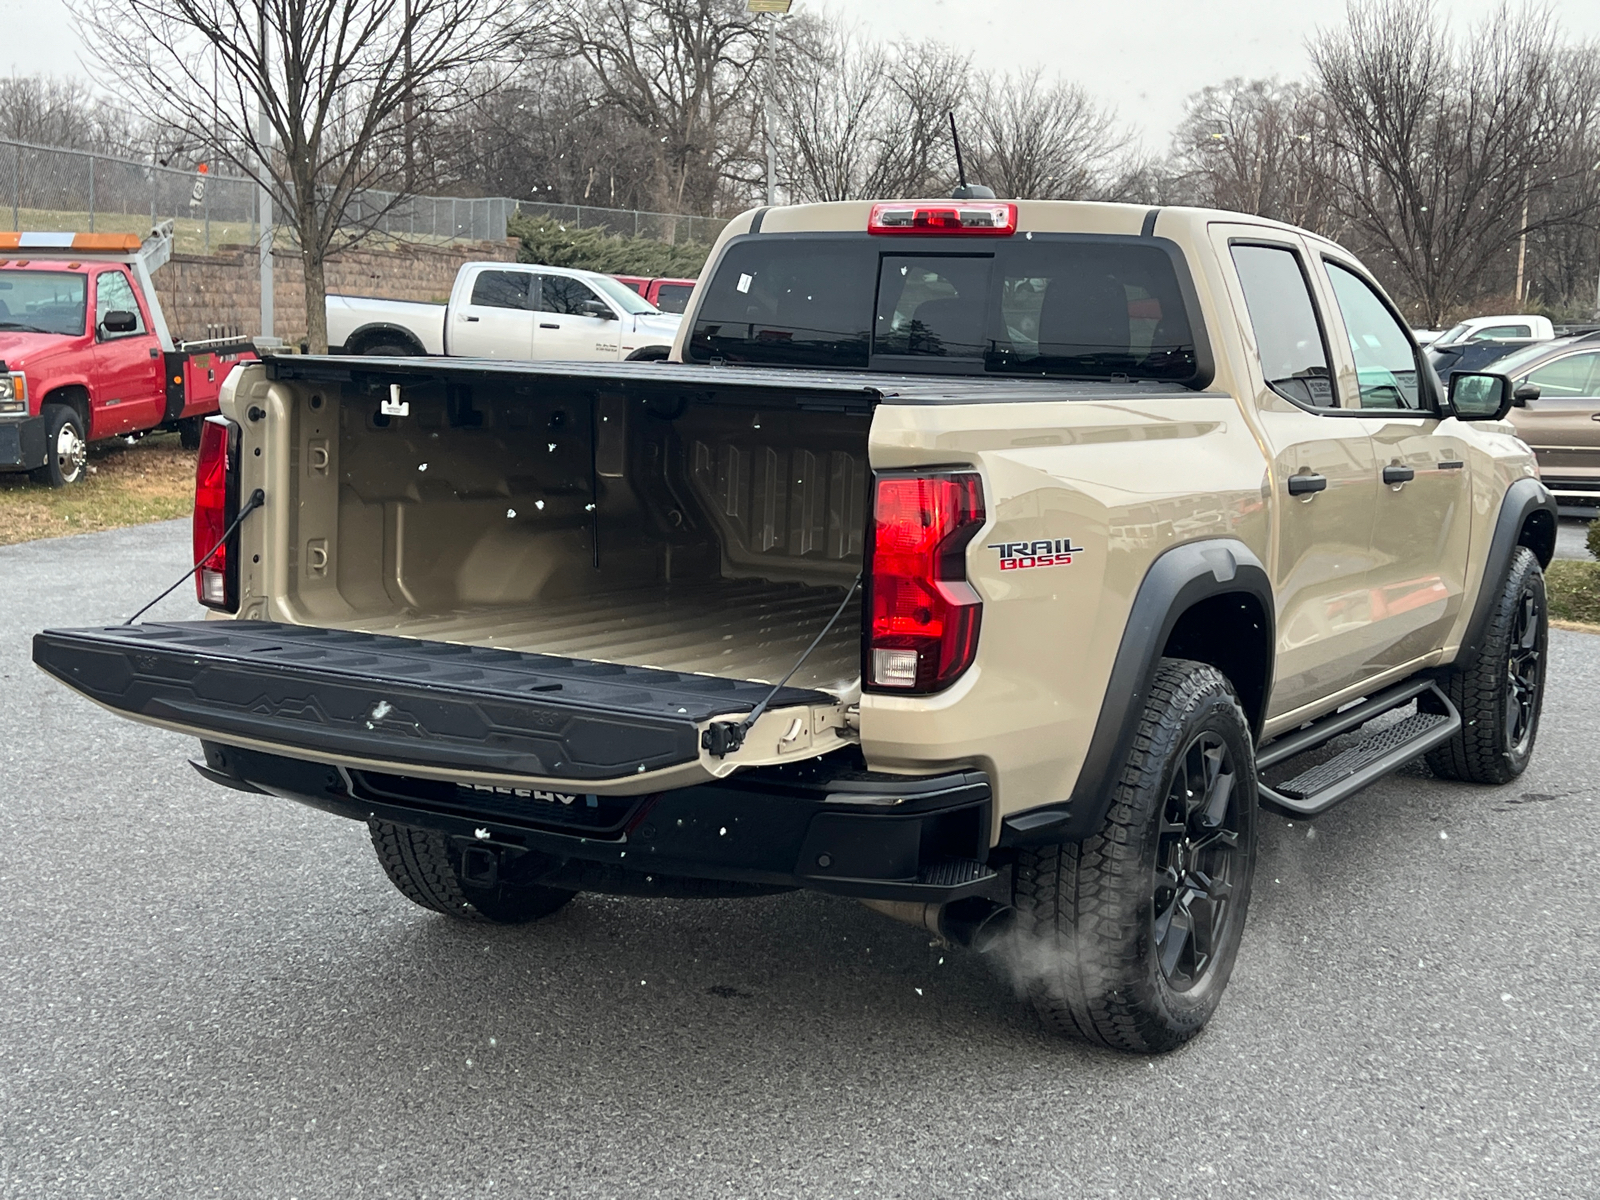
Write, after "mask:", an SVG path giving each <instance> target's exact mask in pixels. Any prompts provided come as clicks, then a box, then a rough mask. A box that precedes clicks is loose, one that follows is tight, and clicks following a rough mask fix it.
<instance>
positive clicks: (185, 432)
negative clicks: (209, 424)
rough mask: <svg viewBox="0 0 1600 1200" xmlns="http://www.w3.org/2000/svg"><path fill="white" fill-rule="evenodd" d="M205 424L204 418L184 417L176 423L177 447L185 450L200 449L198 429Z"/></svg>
mask: <svg viewBox="0 0 1600 1200" xmlns="http://www.w3.org/2000/svg"><path fill="white" fill-rule="evenodd" d="M203 424H205V418H204V417H184V418H183V419H182V420H181V421H179V422H178V445H180V446H182V447H183V448H184V449H185V450H198V449H200V427H201V426H202V425H203Z"/></svg>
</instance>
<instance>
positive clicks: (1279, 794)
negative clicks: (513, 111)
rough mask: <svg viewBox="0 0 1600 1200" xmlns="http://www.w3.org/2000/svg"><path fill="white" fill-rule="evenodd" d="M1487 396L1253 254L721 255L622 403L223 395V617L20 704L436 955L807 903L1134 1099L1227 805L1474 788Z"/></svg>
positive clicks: (1497, 762) (1204, 239) (216, 478)
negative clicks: (202, 794)
mask: <svg viewBox="0 0 1600 1200" xmlns="http://www.w3.org/2000/svg"><path fill="white" fill-rule="evenodd" d="M1513 402H1514V397H1513V393H1512V388H1511V384H1510V381H1509V380H1507V379H1506V378H1504V377H1502V376H1496V375H1483V374H1458V375H1456V377H1455V378H1454V380H1453V382H1452V386H1451V389H1450V395H1448V396H1447V395H1445V394H1444V393H1443V391H1442V390H1441V388H1440V386H1439V384H1438V381H1437V378H1436V376H1435V375H1434V374H1433V373H1432V371H1431V370H1430V369H1429V368H1428V367H1427V365H1426V363H1425V361H1424V360H1423V359H1422V358H1421V357H1420V356H1419V354H1418V351H1417V347H1416V345H1415V344H1414V342H1413V341H1412V338H1411V334H1410V332H1409V330H1408V329H1407V327H1406V325H1405V323H1404V322H1403V321H1402V320H1401V319H1400V318H1399V317H1398V315H1397V314H1396V312H1395V310H1394V307H1393V306H1392V305H1391V304H1390V302H1389V301H1388V300H1387V299H1386V298H1385V297H1384V295H1383V293H1382V291H1381V290H1380V289H1379V288H1378V287H1377V286H1376V285H1375V284H1374V283H1373V282H1372V279H1371V276H1370V275H1369V274H1368V273H1367V272H1366V271H1365V270H1364V269H1363V268H1362V266H1361V265H1360V264H1359V263H1358V262H1357V261H1356V260H1355V259H1353V258H1352V257H1351V256H1350V255H1349V254H1347V253H1346V252H1345V251H1343V250H1341V249H1340V248H1339V247H1338V246H1336V245H1334V244H1332V243H1330V242H1327V241H1324V240H1322V239H1320V238H1317V237H1314V236H1312V235H1310V234H1307V233H1305V232H1302V231H1301V230H1298V229H1293V228H1290V227H1287V226H1283V225H1278V224H1274V223H1271V222H1268V221H1263V220H1258V219H1254V218H1249V217H1243V216H1239V215H1236V214H1230V213H1225V212H1206V211H1198V210H1191V209H1173V208H1161V209H1146V208H1139V207H1130V206H1124V205H1110V204H1078V203H1059V202H1026V201H1023V202H1017V203H1007V202H1000V201H994V202H990V201H982V202H976V201H964V200H963V201H905V202H894V203H881V204H869V203H840V204H824V205H815V206H799V207H791V208H772V209H761V210H757V211H754V212H751V213H748V214H746V215H744V216H742V217H740V218H738V219H737V220H735V221H733V222H732V223H731V224H730V225H729V226H728V228H727V230H726V232H725V233H724V235H723V237H722V238H721V240H720V241H719V242H718V244H717V246H716V248H715V249H714V251H713V252H712V256H711V259H710V263H709V265H708V267H707V269H706V271H705V274H704V276H703V277H702V280H701V282H700V284H699V285H698V287H697V288H696V291H695V295H694V297H693V299H692V301H691V303H690V305H689V308H688V311H687V313H686V314H685V317H684V322H683V327H682V331H681V333H680V335H679V341H678V344H677V346H676V347H675V349H674V353H673V361H671V362H668V363H659V364H651V363H615V364H597V363H561V362H535V363H506V362H490V361H475V360H451V361H438V360H433V361H429V360H419V359H393V360H384V359H374V358H336V357H324V358H317V357H287V358H278V359H274V360H271V361H269V362H267V363H265V364H262V365H251V366H249V367H246V368H244V369H242V370H240V371H239V372H236V373H235V375H234V376H233V377H232V379H231V380H230V383H229V387H228V392H227V394H226V396H225V398H224V402H223V407H224V412H225V413H226V419H225V420H224V419H223V418H217V419H215V420H214V421H213V423H212V425H211V426H210V427H209V430H208V436H207V441H206V446H205V448H204V449H203V451H202V460H201V467H200V475H201V478H200V488H199V498H198V501H197V508H196V534H195V549H196V557H197V559H201V558H203V559H204V561H203V563H202V565H201V567H200V569H199V572H198V575H197V581H198V589H199V594H200V596H201V598H202V600H203V601H204V602H205V603H207V604H208V605H210V606H211V607H212V608H214V609H215V610H216V611H215V613H214V615H215V616H216V617H219V618H232V619H231V620H213V621H207V622H199V623H175V624H145V625H134V626H129V627H116V628H112V629H93V630H70V631H46V632H44V633H41V634H39V635H38V637H37V638H36V640H35V647H34V658H35V661H36V662H37V663H38V664H39V665H40V666H42V667H43V668H44V669H45V670H47V671H49V672H51V673H52V674H54V675H56V676H57V677H58V678H60V679H61V680H63V681H64V682H66V683H68V684H69V685H70V686H72V687H74V688H76V689H78V690H79V691H81V692H82V693H84V694H85V695H87V696H89V697H91V698H92V699H94V700H96V701H98V702H99V703H101V704H103V705H106V706H108V707H110V708H112V709H114V710H116V711H118V712H121V713H124V714H126V715H128V716H130V717H132V718H134V719H136V720H141V721H145V722H148V723H150V724H153V725H157V726H159V727H162V728H166V729H171V730H177V731H180V732H183V733H187V734H192V735H194V736H197V737H199V738H200V739H201V740H202V748H203V757H202V758H201V759H200V760H197V762H196V764H195V765H196V766H197V768H198V769H199V770H200V771H201V773H202V774H204V775H205V776H207V777H208V778H210V779H212V780H215V781H216V782H218V783H220V784H224V785H226V786H229V787H233V788H238V789H242V790H245V791H253V792H261V793H268V794H271V795H274V796H279V797H285V798H288V799H292V800H297V801H300V802H301V803H304V804H308V805H311V806H313V807H316V808H320V809H324V810H327V811H329V812H332V813H336V814H339V815H342V816H346V817H351V818H354V819H357V820H360V821H364V822H366V823H368V825H369V826H370V829H371V833H372V840H373V843H374V845H375V846H376V848H377V852H378V857H379V859H380V861H381V862H382V865H383V867H384V869H385V870H386V871H387V872H388V874H389V876H390V878H391V879H392V880H393V881H394V883H395V885H396V886H397V887H398V888H399V890H400V891H401V892H403V893H404V894H405V895H406V896H407V897H409V898H410V899H412V900H414V901H416V902H417V903H418V904H421V905H425V906H427V907H429V908H432V909H436V910H438V911H440V912H442V913H446V914H448V915H450V916H453V917H457V918H460V919H464V920H489V921H511V922H517V921H527V920H532V919H534V918H537V917H541V916H544V915H546V914H549V913H551V912H553V911H555V910H556V909H557V908H559V907H560V906H561V905H562V904H564V903H566V902H567V901H568V900H570V899H571V898H572V896H573V895H575V894H576V893H578V892H580V891H597V892H609V893H622V894H635V895H657V896H685V895H714V896H731V895H751V894H758V893H765V892H773V891H780V890H784V889H792V888H813V889H819V890H822V891H827V892H832V893H836V894H839V895H843V896H852V897H857V898H860V899H863V900H865V901H866V902H868V903H870V904H872V905H874V906H875V907H877V908H879V909H881V910H883V911H885V912H888V913H890V914H891V915H894V916H898V917H901V918H904V919H908V920H914V921H917V922H920V923H925V924H927V925H928V927H929V928H931V929H934V930H937V931H939V932H940V933H942V934H943V935H944V936H946V937H947V938H949V939H950V940H952V941H956V942H963V943H967V944H974V945H977V946H979V947H980V948H982V947H985V946H990V945H995V944H999V945H1004V946H1006V947H1007V948H1008V953H1009V954H1010V955H1011V956H1012V959H1013V961H1014V962H1016V963H1021V964H1024V965H1025V972H1024V973H1025V977H1026V979H1027V981H1028V987H1029V989H1030V991H1031V993H1032V998H1033V1001H1034V1003H1035V1006H1036V1008H1037V1010H1038V1012H1039V1014H1040V1016H1041V1018H1042V1019H1043V1021H1044V1022H1045V1023H1046V1024H1047V1025H1049V1026H1050V1027H1051V1028H1054V1029H1058V1030H1062V1031H1065V1032H1073V1033H1076V1034H1079V1035H1081V1036H1084V1037H1087V1038H1090V1039H1093V1040H1096V1041H1099V1042H1102V1043H1104V1044H1106V1045H1109V1046H1114V1047H1120V1048H1124V1049H1128V1050H1134V1051H1145V1052H1151V1051H1160V1050H1165V1049H1169V1048H1171V1047H1174V1046H1176V1045H1179V1044H1181V1043H1182V1042H1183V1041H1184V1040H1186V1039H1187V1038H1189V1037H1191V1036H1193V1035H1194V1034H1195V1033H1196V1032H1198V1031H1199V1029H1200V1028H1201V1027H1202V1026H1203V1025H1204V1023H1205V1021H1206V1020H1207V1018H1208V1017H1209V1015H1210V1014H1211V1012H1212V1011H1213V1010H1214V1008H1215V1006H1216V1004H1217V1002H1218V1000H1219V997H1220V994H1221V992H1222V990H1223V988H1224V987H1225V985H1226V983H1227V979H1228V976H1229V973H1230V971H1231V969H1232V966H1233V963H1234V959H1235V956H1236V952H1237V949H1238V946H1239V942H1240V937H1241V934H1242V932H1243V928H1244V923H1245V914H1246V908H1247V906H1248V903H1249V898H1250V887H1251V875H1252V870H1253V867H1254V859H1255V851H1256V828H1257V822H1256V812H1257V810H1258V801H1260V802H1264V803H1266V804H1267V805H1270V806H1272V807H1273V808H1276V809H1278V810H1281V811H1284V812H1287V813H1293V814H1300V815H1302V816H1313V815H1315V814H1316V813H1319V812H1321V811H1323V810H1325V809H1327V808H1328V807H1329V806H1331V805H1333V804H1335V803H1337V802H1339V801H1341V800H1343V799H1345V798H1346V797H1348V796H1350V795H1351V794H1352V793H1354V792H1355V791H1357V790H1358V789H1360V788H1361V787H1363V786H1364V785H1366V784H1368V783H1370V782H1372V781H1373V780H1375V779H1377V778H1379V777H1381V776H1382V775H1384V774H1385V773H1387V772H1390V771H1392V770H1394V769H1396V768H1397V767H1399V766H1401V765H1402V764H1404V763H1406V762H1408V761H1410V760H1412V759H1414V758H1416V757H1418V756H1419V755H1426V756H1427V761H1428V762H1429V764H1430V765H1431V766H1432V768H1433V770H1434V772H1435V773H1437V774H1439V775H1442V776H1444V777H1447V778H1452V779H1465V780H1473V781H1479V782H1483V783H1490V784H1493V783H1503V782H1505V781H1506V780H1509V779H1511V778H1512V777H1514V776H1515V775H1517V774H1518V773H1519V772H1520V771H1521V770H1522V769H1523V767H1524V766H1525V765H1526V763H1527V761H1528V758H1529V755H1530V754H1531V753H1532V749H1533V744H1534V739H1535V736H1536V734H1537V731H1538V723H1539V709H1540V699H1541V695H1542V692H1543V683H1544V670H1545V640H1546V610H1545V594H1544V585H1543V576H1542V574H1541V565H1542V564H1543V563H1545V562H1547V561H1548V560H1549V558H1550V555H1551V552H1552V549H1553V543H1554V537H1555V508H1554V504H1553V502H1552V500H1551V497H1550V495H1549V494H1548V493H1547V492H1546V490H1545V488H1544V487H1543V486H1542V485H1541V483H1540V482H1539V479H1538V477H1537V472H1536V470H1535V466H1534V460H1533V457H1532V455H1531V454H1530V453H1529V451H1528V449H1527V447H1526V446H1524V445H1523V444H1522V443H1521V442H1520V441H1518V440H1517V438H1516V437H1515V435H1514V432H1513V429H1512V427H1511V426H1510V425H1509V424H1507V423H1506V422H1505V421H1504V417H1505V415H1506V413H1507V411H1508V410H1509V408H1510V407H1511V405H1512V404H1513ZM241 514H242V519H241ZM214 547H218V548H217V549H216V552H215V553H214V554H213V553H212V549H213V548H214ZM1377 819H1381V815H1377Z"/></svg>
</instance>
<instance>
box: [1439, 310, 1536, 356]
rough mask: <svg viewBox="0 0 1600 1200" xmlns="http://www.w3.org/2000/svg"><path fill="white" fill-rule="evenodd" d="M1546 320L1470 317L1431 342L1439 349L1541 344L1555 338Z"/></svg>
mask: <svg viewBox="0 0 1600 1200" xmlns="http://www.w3.org/2000/svg"><path fill="white" fill-rule="evenodd" d="M1555 335H1556V333H1555V327H1554V326H1553V325H1551V324H1550V318H1549V317H1541V316H1539V315H1538V314H1536V313H1514V314H1511V315H1502V316H1497V317H1469V318H1468V319H1467V320H1465V321H1462V322H1461V323H1460V324H1459V325H1452V326H1451V327H1450V328H1449V329H1447V330H1445V331H1444V332H1443V333H1441V334H1440V335H1439V336H1438V337H1437V338H1435V339H1434V340H1433V343H1432V344H1433V345H1434V346H1435V347H1438V348H1443V347H1445V346H1461V345H1465V344H1466V343H1468V342H1544V341H1549V340H1550V339H1551V338H1553V337H1555Z"/></svg>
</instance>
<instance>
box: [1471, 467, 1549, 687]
mask: <svg viewBox="0 0 1600 1200" xmlns="http://www.w3.org/2000/svg"><path fill="white" fill-rule="evenodd" d="M1539 513H1545V514H1548V516H1547V518H1545V519H1543V520H1541V519H1540V518H1539V517H1538V516H1537V515H1536V514H1539ZM1557 515H1558V514H1557V511H1556V498H1555V497H1554V496H1552V495H1551V494H1550V489H1549V488H1547V487H1545V486H1544V484H1543V483H1541V482H1540V481H1539V480H1537V479H1518V480H1516V481H1515V482H1513V483H1512V485H1511V486H1510V487H1508V488H1507V489H1506V494H1505V496H1504V498H1502V499H1501V501H1500V513H1499V515H1498V516H1497V517H1496V518H1495V522H1494V533H1493V534H1492V535H1490V538H1489V553H1488V555H1487V556H1486V557H1485V559H1484V563H1483V581H1482V582H1481V583H1480V584H1479V585H1478V598H1477V600H1476V601H1475V602H1474V603H1473V606H1472V617H1471V619H1470V620H1469V621H1468V622H1467V632H1466V634H1465V635H1464V636H1463V637H1462V639H1461V649H1460V650H1459V651H1457V652H1456V662H1464V661H1466V660H1467V659H1469V658H1471V657H1472V656H1473V655H1475V654H1477V652H1478V647H1479V646H1480V645H1482V643H1483V633H1484V630H1485V629H1487V628H1488V627H1489V618H1490V616H1491V615H1492V614H1493V613H1494V606H1495V602H1496V601H1497V600H1498V599H1499V593H1500V589H1499V587H1498V584H1499V582H1500V581H1501V580H1502V579H1504V578H1505V577H1506V572H1507V571H1509V570H1510V569H1511V554H1512V551H1514V550H1515V549H1516V548H1517V547H1518V546H1526V547H1528V549H1529V550H1532V551H1533V553H1534V557H1536V558H1537V559H1538V560H1539V565H1540V566H1541V567H1548V566H1549V565H1550V560H1551V559H1552V558H1554V557H1555V552H1556V526H1557V524H1558V522H1557Z"/></svg>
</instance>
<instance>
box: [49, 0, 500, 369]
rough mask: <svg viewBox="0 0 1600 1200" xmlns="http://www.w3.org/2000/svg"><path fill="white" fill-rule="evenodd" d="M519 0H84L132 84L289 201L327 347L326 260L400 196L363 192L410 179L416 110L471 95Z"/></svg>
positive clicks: (315, 335)
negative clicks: (473, 78)
mask: <svg viewBox="0 0 1600 1200" xmlns="http://www.w3.org/2000/svg"><path fill="white" fill-rule="evenodd" d="M511 5H512V0H78V7H77V9H76V10H75V11H76V13H77V15H78V17H79V19H80V21H82V22H83V24H84V26H85V27H86V28H87V29H88V30H89V32H90V35H91V39H92V42H93V44H94V46H95V48H96V50H97V51H98V52H99V54H100V56H101V57H102V58H103V59H104V60H105V62H106V63H107V65H108V66H109V67H110V69H111V71H112V73H113V75H114V76H115V78H116V79H117V81H118V82H119V83H120V84H121V85H122V89H123V92H124V94H125V95H127V96H128V97H130V98H133V99H134V100H135V101H136V102H137V103H138V104H140V105H141V106H142V107H143V108H144V110H145V111H146V112H148V113H149V114H150V115H151V116H152V117H160V118H161V119H162V120H163V121H164V122H165V123H167V124H170V125H173V126H176V127H177V128H179V129H180V130H182V131H183V132H184V133H185V135H186V136H188V137H189V138H192V139H193V140H194V141H195V142H196V143H197V144H206V143H208V142H209V143H214V144H216V145H217V146H218V148H219V149H220V151H221V153H222V155H223V157H224V158H226V159H227V160H229V161H231V162H233V163H234V165H236V166H237V167H239V168H240V169H241V170H242V171H243V172H244V173H246V174H247V175H249V176H251V177H252V178H254V179H255V180H256V181H257V182H258V183H259V184H261V185H262V186H263V187H264V188H266V189H268V190H269V191H270V192H271V194H272V198H273V203H274V205H277V206H281V208H282V211H284V212H286V213H287V214H289V217H290V221H291V222H292V227H293V233H294V235H295V240H296V241H297V242H298V245H299V249H300V254H301V257H302V261H303V263H304V268H305V306H306V330H307V341H308V342H309V344H310V346H311V348H312V350H313V351H316V352H319V353H321V352H326V350H327V347H328V331H327V314H326V304H325V297H326V290H327V289H326V284H325V279H324V263H325V262H326V260H327V258H328V256H329V255H330V254H331V253H334V252H336V251H337V250H338V249H340V248H342V247H345V246H348V245H349V244H351V243H352V242H353V241H355V240H358V239H359V238H360V237H361V236H362V235H363V234H365V233H367V232H369V231H370V230H371V228H372V226H373V225H374V223H375V222H376V221H377V220H379V219H381V217H382V216H383V215H384V214H385V213H386V212H387V211H388V210H389V209H390V208H392V207H393V205H394V204H395V203H397V202H398V201H399V199H400V198H401V197H400V196H399V195H396V196H394V197H393V198H391V199H389V200H387V201H385V202H384V203H381V204H372V203H366V202H365V198H366V194H367V193H370V192H372V191H373V190H375V189H383V188H392V189H395V191H396V192H397V193H398V192H399V190H400V189H401V188H402V187H403V185H404V183H405V178H404V176H405V164H406V157H407V155H406V153H405V144H406V138H407V129H406V127H405V122H404V117H405V116H406V115H407V114H408V113H409V114H410V115H411V116H412V117H413V118H414V119H415V118H416V117H417V116H418V115H424V116H426V115H427V114H430V113H435V112H439V111H447V110H448V109H450V108H451V107H452V106H454V105H456V104H459V103H460V102H461V100H462V98H463V97H462V93H461V91H460V90H459V88H460V86H461V84H462V82H463V80H464V79H465V78H466V77H467V75H468V73H469V72H471V71H472V70H473V69H474V68H480V67H482V65H483V64H484V63H486V62H490V61H493V60H494V59H495V58H496V57H497V56H498V55H499V54H500V53H501V52H502V50H503V49H504V47H506V46H507V45H508V44H509V41H510V36H511V34H510V28H509V21H510V17H511V15H512V7H511ZM408 67H409V70H408V69H407V68H408ZM214 80H215V81H216V82H215V83H214ZM262 113H264V119H263V118H262V117H261V116H260V115H259V114H262ZM263 125H264V126H265V128H264V129H263V128H262V126H263Z"/></svg>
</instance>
